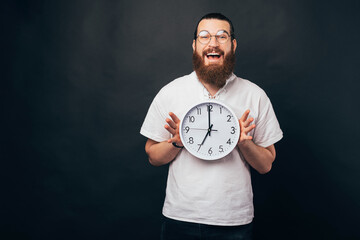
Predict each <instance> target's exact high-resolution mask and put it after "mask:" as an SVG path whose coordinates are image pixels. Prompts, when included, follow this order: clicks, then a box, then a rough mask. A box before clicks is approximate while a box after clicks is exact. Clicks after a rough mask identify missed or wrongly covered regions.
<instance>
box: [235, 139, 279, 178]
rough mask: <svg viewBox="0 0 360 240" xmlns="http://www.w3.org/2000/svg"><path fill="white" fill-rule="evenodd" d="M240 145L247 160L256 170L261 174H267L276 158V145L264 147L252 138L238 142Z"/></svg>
mask: <svg viewBox="0 0 360 240" xmlns="http://www.w3.org/2000/svg"><path fill="white" fill-rule="evenodd" d="M238 147H239V149H240V152H241V153H242V155H243V156H244V158H245V160H246V161H247V162H248V163H249V164H250V166H252V167H253V168H254V169H255V170H256V171H258V172H259V173H261V174H265V173H267V172H269V171H270V170H271V167H272V163H273V162H274V160H275V147H274V145H271V146H269V147H267V148H263V147H260V146H257V145H256V144H255V143H254V142H253V141H252V140H246V141H243V142H241V143H238Z"/></svg>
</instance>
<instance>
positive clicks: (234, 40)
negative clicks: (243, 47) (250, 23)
mask: <svg viewBox="0 0 360 240" xmlns="http://www.w3.org/2000/svg"><path fill="white" fill-rule="evenodd" d="M232 42H233V51H234V53H235V50H236V47H237V42H236V39H233V40H232Z"/></svg>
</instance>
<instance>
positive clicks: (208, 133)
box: [198, 124, 213, 151]
mask: <svg viewBox="0 0 360 240" xmlns="http://www.w3.org/2000/svg"><path fill="white" fill-rule="evenodd" d="M212 127H213V124H211V125H210V127H209V129H208V131H207V133H206V135H205V137H204V139H203V141H202V143H201V144H200V146H199V149H198V151H199V150H200V148H201V146H202V145H203V144H204V142H205V140H206V138H207V136H209V135H210V133H211V129H212Z"/></svg>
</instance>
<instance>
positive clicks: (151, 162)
mask: <svg viewBox="0 0 360 240" xmlns="http://www.w3.org/2000/svg"><path fill="white" fill-rule="evenodd" d="M149 163H150V164H151V165H153V166H155V167H160V166H161V165H162V164H161V163H159V162H158V161H155V160H154V159H152V158H151V157H150V156H149Z"/></svg>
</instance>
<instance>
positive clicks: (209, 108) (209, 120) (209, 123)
mask: <svg viewBox="0 0 360 240" xmlns="http://www.w3.org/2000/svg"><path fill="white" fill-rule="evenodd" d="M208 120H209V129H210V105H208ZM209 135H210V136H211V131H210V132H209Z"/></svg>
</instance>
